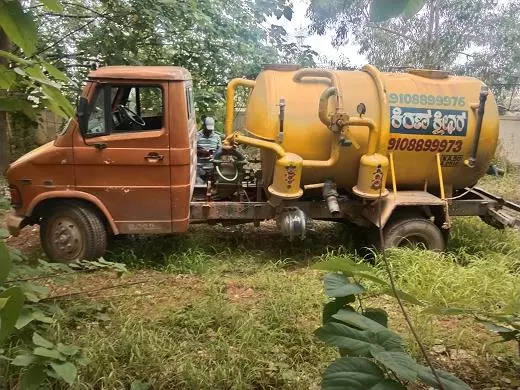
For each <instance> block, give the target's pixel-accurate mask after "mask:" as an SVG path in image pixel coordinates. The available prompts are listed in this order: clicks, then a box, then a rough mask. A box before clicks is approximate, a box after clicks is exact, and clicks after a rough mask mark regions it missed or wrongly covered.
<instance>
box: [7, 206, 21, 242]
mask: <svg viewBox="0 0 520 390" xmlns="http://www.w3.org/2000/svg"><path fill="white" fill-rule="evenodd" d="M23 220H24V219H23V217H19V216H17V215H16V214H15V213H14V211H11V212H10V213H9V214H8V215H7V220H6V224H7V229H8V230H9V233H11V234H12V235H13V236H15V237H16V236H17V235H18V234H19V233H20V230H21V229H22V228H23V226H24V225H23Z"/></svg>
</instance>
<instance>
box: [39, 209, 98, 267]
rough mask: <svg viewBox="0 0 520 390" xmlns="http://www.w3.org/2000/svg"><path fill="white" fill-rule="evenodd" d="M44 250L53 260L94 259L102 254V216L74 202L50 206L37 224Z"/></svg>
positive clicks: (66, 261)
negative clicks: (38, 224)
mask: <svg viewBox="0 0 520 390" xmlns="http://www.w3.org/2000/svg"><path fill="white" fill-rule="evenodd" d="M40 239H41V243H42V247H43V250H44V251H45V253H46V254H47V256H48V257H49V258H50V259H51V260H54V261H60V262H65V263H68V262H71V261H75V260H93V259H97V258H99V257H101V256H103V254H104V253H105V250H106V245H107V232H106V229H105V226H104V225H103V222H102V221H101V218H100V217H99V216H98V215H97V214H96V213H95V212H94V211H92V210H91V209H90V208H88V207H85V206H83V205H80V204H76V203H65V204H61V205H58V206H56V207H53V208H52V210H51V211H50V213H49V214H48V215H47V216H45V217H44V218H43V220H42V222H41V224H40Z"/></svg>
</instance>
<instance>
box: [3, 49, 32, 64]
mask: <svg viewBox="0 0 520 390" xmlns="http://www.w3.org/2000/svg"><path fill="white" fill-rule="evenodd" d="M0 57H3V58H7V59H8V60H11V61H13V62H17V63H19V64H21V65H30V64H32V62H31V61H29V60H26V59H23V58H20V57H18V56H15V55H14V54H12V53H9V52H8V51H4V50H0Z"/></svg>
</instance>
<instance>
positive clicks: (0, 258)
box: [0, 242, 12, 283]
mask: <svg viewBox="0 0 520 390" xmlns="http://www.w3.org/2000/svg"><path fill="white" fill-rule="evenodd" d="M11 264H12V261H11V256H10V255H9V250H8V249H7V246H6V245H5V244H4V243H3V242H0V283H4V282H5V281H6V280H7V277H8V276H9V272H11Z"/></svg>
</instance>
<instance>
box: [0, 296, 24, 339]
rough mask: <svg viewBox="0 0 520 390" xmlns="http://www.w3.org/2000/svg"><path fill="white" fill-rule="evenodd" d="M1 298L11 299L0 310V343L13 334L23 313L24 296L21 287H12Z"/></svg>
mask: <svg viewBox="0 0 520 390" xmlns="http://www.w3.org/2000/svg"><path fill="white" fill-rule="evenodd" d="M0 298H9V300H8V301H7V303H6V304H5V306H4V307H3V308H2V310H0V325H1V326H0V343H1V342H2V341H4V340H5V339H6V338H7V336H9V335H10V334H11V332H12V331H13V329H14V325H15V324H16V320H17V319H18V316H19V315H20V312H21V311H22V307H23V304H24V300H25V299H24V295H23V292H22V289H21V288H20V287H10V288H8V289H7V290H5V291H3V292H2V293H1V294H0Z"/></svg>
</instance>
